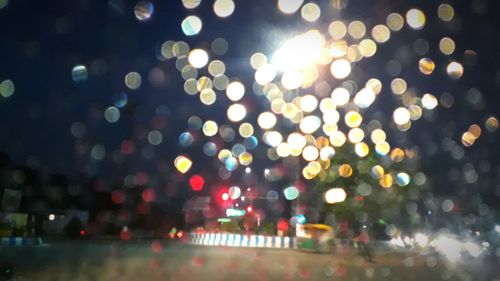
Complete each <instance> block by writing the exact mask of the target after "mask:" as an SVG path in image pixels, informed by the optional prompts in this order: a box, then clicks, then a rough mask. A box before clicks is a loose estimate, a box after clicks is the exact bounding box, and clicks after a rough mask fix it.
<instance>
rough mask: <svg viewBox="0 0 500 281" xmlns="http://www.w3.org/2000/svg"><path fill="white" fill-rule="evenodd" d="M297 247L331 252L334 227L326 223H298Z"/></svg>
mask: <svg viewBox="0 0 500 281" xmlns="http://www.w3.org/2000/svg"><path fill="white" fill-rule="evenodd" d="M296 236H297V248H298V249H300V250H305V251H314V252H324V253H329V252H331V251H333V238H334V235H333V228H332V227H330V226H328V225H326V224H298V225H297V228H296Z"/></svg>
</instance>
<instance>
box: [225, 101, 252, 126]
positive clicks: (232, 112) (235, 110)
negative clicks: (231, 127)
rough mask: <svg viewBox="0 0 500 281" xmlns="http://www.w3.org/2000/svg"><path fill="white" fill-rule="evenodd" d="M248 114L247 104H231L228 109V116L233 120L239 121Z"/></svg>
mask: <svg viewBox="0 0 500 281" xmlns="http://www.w3.org/2000/svg"><path fill="white" fill-rule="evenodd" d="M246 115H247V110H246V108H245V106H243V105H241V104H239V103H235V104H232V105H231V106H229V108H228V109H227V117H228V119H229V120H231V121H233V122H239V121H241V120H243V119H244V118H245V116H246Z"/></svg>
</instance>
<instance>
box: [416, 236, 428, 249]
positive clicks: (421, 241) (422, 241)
mask: <svg viewBox="0 0 500 281" xmlns="http://www.w3.org/2000/svg"><path fill="white" fill-rule="evenodd" d="M415 242H417V245H419V246H420V247H426V246H427V245H428V244H429V237H427V235H425V234H423V233H417V234H416V235H415Z"/></svg>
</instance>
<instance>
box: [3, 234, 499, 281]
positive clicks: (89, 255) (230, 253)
mask: <svg viewBox="0 0 500 281" xmlns="http://www.w3.org/2000/svg"><path fill="white" fill-rule="evenodd" d="M0 257H1V259H5V260H9V261H11V262H12V263H14V264H15V266H16V271H17V280H21V281H22V280H257V281H261V280H428V281H430V280H494V278H495V276H493V275H492V274H493V273H492V271H491V270H490V269H487V270H485V268H481V264H482V265H483V266H484V264H483V263H478V265H472V263H468V265H467V266H465V265H464V264H458V265H457V264H449V263H448V262H446V261H445V260H444V259H442V258H440V257H439V256H437V255H435V254H433V253H422V252H415V251H406V252H379V253H376V255H375V258H374V262H367V261H365V260H364V259H363V258H361V257H359V256H358V255H357V253H356V251H355V250H347V251H344V252H341V253H336V254H333V255H332V254H314V253H305V252H298V251H295V250H285V249H250V248H226V247H224V248H223V247H205V246H192V245H185V244H181V243H164V242H162V241H135V242H127V243H124V242H112V241H78V242H57V243H50V244H49V245H45V246H38V247H5V248H1V249H0Z"/></svg>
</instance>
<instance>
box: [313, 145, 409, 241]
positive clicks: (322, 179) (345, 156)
mask: <svg viewBox="0 0 500 281" xmlns="http://www.w3.org/2000/svg"><path fill="white" fill-rule="evenodd" d="M380 154H381V153H377V152H376V151H375V150H374V149H370V152H369V153H368V154H367V155H366V156H364V157H360V156H358V155H357V154H356V153H355V152H354V150H353V146H351V145H344V146H342V147H341V148H338V149H337V150H336V154H335V156H334V157H333V158H332V159H331V160H330V163H329V165H328V167H327V168H326V169H325V170H324V171H323V172H321V173H320V174H319V175H318V178H317V180H316V182H315V185H314V189H313V194H314V196H310V200H311V198H313V199H312V200H317V201H316V202H322V203H320V214H321V217H322V218H323V220H325V221H327V222H328V221H329V222H332V220H333V223H337V224H338V223H339V222H344V223H347V224H348V225H349V226H350V227H351V228H354V229H356V228H359V227H360V226H362V225H365V226H372V229H373V230H378V231H377V232H380V230H381V229H384V230H385V227H381V225H384V224H387V223H397V222H400V221H401V213H402V211H401V210H402V209H403V208H404V206H405V203H406V201H407V194H406V193H407V192H406V191H407V189H408V186H409V184H410V176H409V174H408V172H410V173H411V172H412V171H413V169H414V164H415V163H414V159H412V158H414V152H413V151H411V150H406V151H404V150H402V149H399V148H394V149H393V150H392V151H391V152H390V153H387V154H386V155H380ZM334 187H340V188H343V189H344V190H345V192H346V194H347V197H346V199H345V200H344V201H343V202H337V203H334V204H328V203H326V202H325V201H324V200H323V199H324V198H323V196H324V194H325V192H326V191H328V190H329V189H331V188H334ZM374 234H375V235H382V234H380V233H374Z"/></svg>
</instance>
